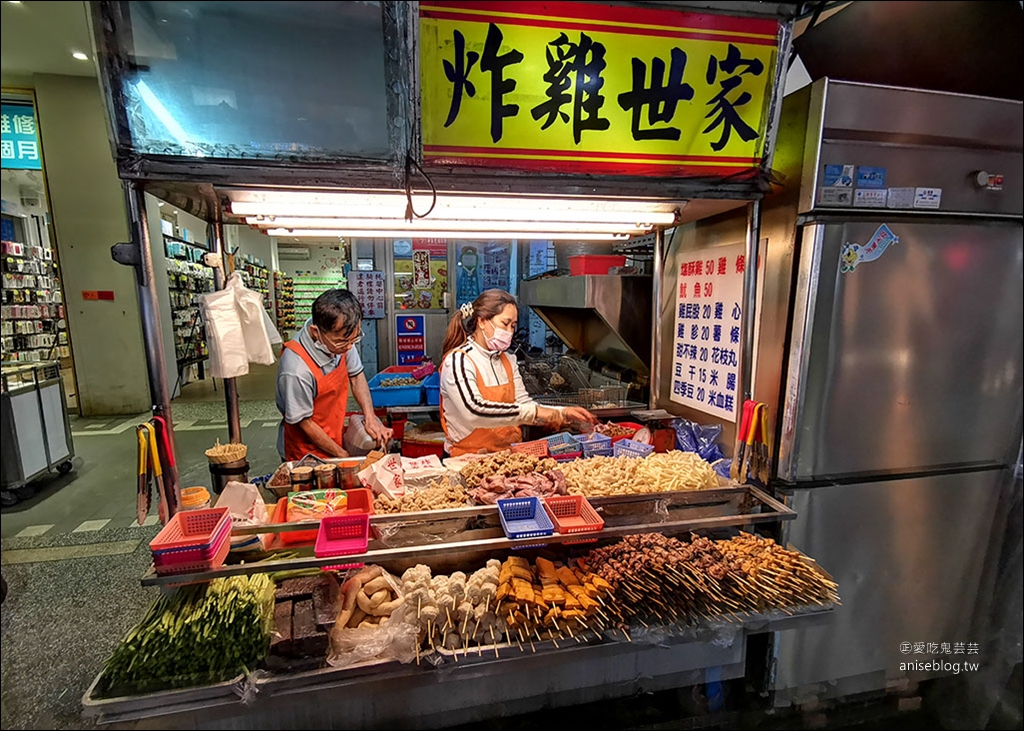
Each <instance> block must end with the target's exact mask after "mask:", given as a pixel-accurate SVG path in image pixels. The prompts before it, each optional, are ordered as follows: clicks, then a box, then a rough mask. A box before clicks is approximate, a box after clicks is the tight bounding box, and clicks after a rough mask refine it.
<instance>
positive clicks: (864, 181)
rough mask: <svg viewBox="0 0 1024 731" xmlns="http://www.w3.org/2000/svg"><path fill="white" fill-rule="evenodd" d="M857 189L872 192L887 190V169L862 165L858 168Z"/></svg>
mask: <svg viewBox="0 0 1024 731" xmlns="http://www.w3.org/2000/svg"><path fill="white" fill-rule="evenodd" d="M857 187H858V188H870V189H872V190H884V189H885V168H876V167H871V166H869V165H861V166H859V167H858V168H857Z"/></svg>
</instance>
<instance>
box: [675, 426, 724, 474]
mask: <svg viewBox="0 0 1024 731" xmlns="http://www.w3.org/2000/svg"><path fill="white" fill-rule="evenodd" d="M672 428H673V429H674V430H675V432H676V449H678V450H679V451H681V452H696V453H697V454H698V455H700V457H701V459H703V460H705V461H707V462H712V463H713V462H717V461H718V460H720V459H724V458H725V455H724V454H722V450H721V449H720V448H719V447H718V442H717V439H718V436H719V434H721V433H722V425H721V424H714V425H712V426H701V425H700V424H696V423H694V422H692V421H690V420H689V419H673V420H672Z"/></svg>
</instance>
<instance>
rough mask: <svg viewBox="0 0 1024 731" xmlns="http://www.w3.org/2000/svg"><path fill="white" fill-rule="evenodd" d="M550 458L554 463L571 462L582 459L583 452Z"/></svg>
mask: <svg viewBox="0 0 1024 731" xmlns="http://www.w3.org/2000/svg"><path fill="white" fill-rule="evenodd" d="M551 458H552V459H553V460H555V461H556V462H572V461H573V460H577V459H582V458H583V452H562V453H561V454H552V455H551Z"/></svg>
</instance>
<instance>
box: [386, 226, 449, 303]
mask: <svg viewBox="0 0 1024 731" xmlns="http://www.w3.org/2000/svg"><path fill="white" fill-rule="evenodd" d="M394 251H395V309H396V310H443V309H444V293H445V292H447V291H448V241H447V239H395V241H394Z"/></svg>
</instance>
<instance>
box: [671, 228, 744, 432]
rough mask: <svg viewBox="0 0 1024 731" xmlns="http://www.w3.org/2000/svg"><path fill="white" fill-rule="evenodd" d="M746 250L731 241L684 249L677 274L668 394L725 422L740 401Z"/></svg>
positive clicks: (680, 402)
mask: <svg viewBox="0 0 1024 731" xmlns="http://www.w3.org/2000/svg"><path fill="white" fill-rule="evenodd" d="M745 251H746V246H745V245H744V244H734V245H730V246H716V247H714V248H710V249H702V250H698V251H690V252H686V253H684V254H683V255H682V256H681V258H680V263H679V270H678V271H677V272H676V275H677V279H676V282H677V284H676V327H675V342H674V343H673V353H672V392H671V394H670V396H669V398H670V399H671V400H672V401H674V402H675V403H677V404H682V405H684V406H689V407H690V408H693V409H697V410H698V411H703V412H704V413H707V414H713V415H715V416H718V417H721V418H722V419H726V420H728V421H735V419H736V412H737V407H738V406H739V405H741V404H742V400H743V394H742V393H741V392H740V391H739V389H740V387H741V386H740V383H739V370H740V362H739V361H740V353H741V351H742V348H743V333H742V332H741V327H740V321H741V319H742V316H743V272H744V269H745V268H746V261H745V258H746V257H745ZM758 294H760V293H758Z"/></svg>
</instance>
